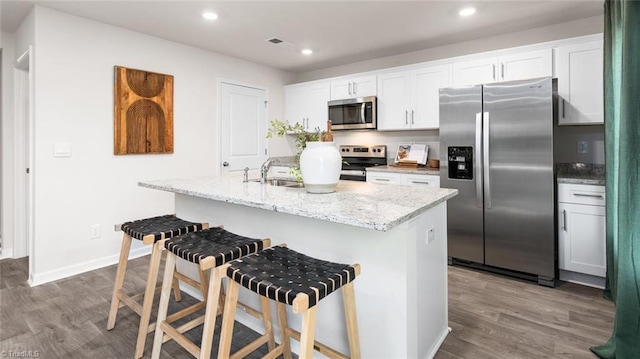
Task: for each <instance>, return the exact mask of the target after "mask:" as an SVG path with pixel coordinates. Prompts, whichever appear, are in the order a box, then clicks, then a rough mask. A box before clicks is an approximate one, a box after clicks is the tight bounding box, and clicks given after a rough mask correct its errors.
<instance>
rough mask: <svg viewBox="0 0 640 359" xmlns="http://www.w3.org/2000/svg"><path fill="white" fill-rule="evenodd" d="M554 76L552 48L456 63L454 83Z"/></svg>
mask: <svg viewBox="0 0 640 359" xmlns="http://www.w3.org/2000/svg"><path fill="white" fill-rule="evenodd" d="M545 76H553V55H552V50H551V49H544V50H537V51H528V52H520V53H514V54H511V55H504V56H499V57H489V58H483V59H478V60H472V61H463V62H455V63H453V86H455V87H458V86H469V85H478V84H484V83H491V82H500V81H514V80H524V79H530V78H536V77H545Z"/></svg>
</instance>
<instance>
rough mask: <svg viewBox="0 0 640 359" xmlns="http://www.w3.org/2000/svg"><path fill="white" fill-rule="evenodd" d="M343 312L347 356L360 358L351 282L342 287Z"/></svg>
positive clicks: (355, 358)
mask: <svg viewBox="0 0 640 359" xmlns="http://www.w3.org/2000/svg"><path fill="white" fill-rule="evenodd" d="M342 297H343V301H344V313H345V317H346V319H347V335H348V336H349V356H350V357H351V359H360V356H361V355H360V338H359V336H358V319H357V318H356V295H355V291H354V290H353V282H350V283H347V284H345V285H344V286H343V287H342Z"/></svg>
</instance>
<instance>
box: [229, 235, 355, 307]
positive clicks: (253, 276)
mask: <svg viewBox="0 0 640 359" xmlns="http://www.w3.org/2000/svg"><path fill="white" fill-rule="evenodd" d="M229 265H230V266H229V268H228V269H227V276H228V277H229V278H231V279H232V280H234V281H236V282H237V283H239V284H240V285H242V286H243V287H245V288H247V289H249V290H251V291H253V292H256V293H258V294H260V295H263V296H266V297H268V298H270V299H272V300H275V301H278V302H281V303H285V304H289V305H292V304H293V300H294V299H295V298H296V296H297V295H298V294H301V293H302V294H306V295H308V296H309V304H308V306H309V307H312V306H314V305H316V304H317V303H318V302H319V301H320V300H321V299H322V298H324V297H326V296H327V295H329V294H331V293H332V292H334V291H336V290H337V289H338V288H340V287H342V286H343V285H345V284H347V283H349V282H351V281H353V280H354V279H355V277H356V271H355V268H354V267H352V266H350V265H347V264H339V263H333V262H328V261H324V260H321V259H316V258H312V257H309V256H306V255H304V254H302V253H298V252H296V251H294V250H292V249H289V248H287V247H281V246H276V247H271V248H267V249H265V250H264V251H261V252H258V253H255V254H251V255H248V256H246V257H243V258H241V259H238V260H235V261H232V262H230V263H229Z"/></svg>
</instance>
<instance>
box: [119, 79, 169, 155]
mask: <svg viewBox="0 0 640 359" xmlns="http://www.w3.org/2000/svg"><path fill="white" fill-rule="evenodd" d="M114 103H115V105H114V106H115V109H114V148H113V153H114V154H116V155H127V154H144V153H173V76H171V75H163V74H157V73H153V72H149V71H143V70H136V69H129V68H126V67H121V66H116V67H115V94H114Z"/></svg>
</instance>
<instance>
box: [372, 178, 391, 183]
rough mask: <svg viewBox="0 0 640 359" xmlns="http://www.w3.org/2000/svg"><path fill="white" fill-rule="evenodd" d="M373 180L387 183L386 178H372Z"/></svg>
mask: <svg viewBox="0 0 640 359" xmlns="http://www.w3.org/2000/svg"><path fill="white" fill-rule="evenodd" d="M374 180H376V181H381V182H389V179H388V178H374Z"/></svg>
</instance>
